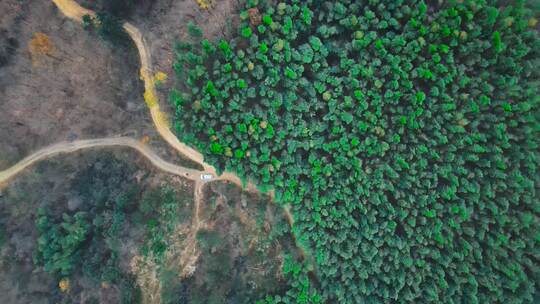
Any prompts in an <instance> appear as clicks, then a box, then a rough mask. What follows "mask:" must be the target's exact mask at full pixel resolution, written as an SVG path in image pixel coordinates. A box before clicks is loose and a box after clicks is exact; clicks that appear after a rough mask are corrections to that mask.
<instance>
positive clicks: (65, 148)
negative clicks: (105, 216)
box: [0, 0, 305, 256]
mask: <svg viewBox="0 0 540 304" xmlns="http://www.w3.org/2000/svg"><path fill="white" fill-rule="evenodd" d="M52 1H53V2H54V3H55V5H56V6H57V7H58V9H59V10H60V11H61V12H62V13H63V14H64V15H65V16H66V17H68V18H70V19H73V20H74V21H76V22H79V23H81V22H82V18H83V16H85V15H90V16H92V17H95V16H96V14H95V13H94V12H93V11H91V10H89V9H86V8H83V7H81V6H80V5H79V4H78V3H76V2H75V1H73V0H52ZM123 28H124V30H125V31H126V32H127V33H128V34H129V36H130V37H131V39H132V40H133V42H134V43H135V46H136V47H137V50H138V53H139V57H140V60H141V69H140V77H141V79H142V80H143V81H144V87H145V92H144V100H145V102H146V104H147V106H148V108H149V110H150V113H151V116H152V120H153V122H154V125H155V127H156V129H157V131H158V133H159V134H160V135H161V137H163V139H164V140H165V141H167V143H169V144H170V145H171V146H172V147H173V148H174V149H175V150H177V151H178V152H180V153H181V154H182V155H184V156H186V157H187V158H189V159H190V160H192V161H194V162H196V163H198V164H200V165H201V166H202V167H203V168H204V171H197V170H193V169H189V168H184V167H181V166H177V165H174V164H171V163H168V162H166V161H164V160H163V159H161V158H160V157H159V156H158V155H157V154H156V153H155V152H153V151H152V150H151V149H150V148H149V147H148V146H146V145H144V144H142V143H141V142H139V141H137V140H135V139H132V138H128V137H113V138H100V139H89V140H78V141H73V142H60V143H57V144H54V145H52V146H49V147H45V148H43V149H40V150H38V151H36V152H34V153H33V154H31V155H30V156H28V157H26V158H24V159H23V160H21V161H19V162H18V163H17V164H15V165H14V166H13V167H11V168H8V169H6V170H4V171H1V172H0V188H1V187H2V186H4V185H5V184H6V182H7V181H8V180H9V179H11V178H13V177H14V176H15V175H17V174H19V173H20V172H22V171H23V170H24V169H26V168H28V167H29V166H31V165H32V164H34V163H35V162H37V161H40V160H43V159H45V158H48V157H51V156H55V155H58V154H62V153H69V152H74V151H77V150H81V149H86V148H98V147H113V146H123V147H130V148H133V149H135V150H137V151H138V152H140V153H141V154H142V155H143V156H144V157H146V158H147V159H148V160H149V161H150V162H151V163H152V164H153V165H155V166H156V167H158V168H159V169H161V170H163V171H165V172H169V173H171V174H174V175H179V176H183V177H185V178H188V179H190V180H193V181H195V189H194V190H195V191H194V200H195V206H194V207H195V218H194V226H196V227H195V228H196V230H198V228H199V226H200V225H199V219H198V214H199V208H200V207H199V205H200V201H201V196H202V187H203V185H204V184H205V183H207V182H209V181H216V180H221V181H228V182H231V183H233V184H236V185H238V186H240V187H241V188H245V189H246V190H248V191H254V192H258V189H257V187H256V186H255V185H254V184H252V183H250V182H248V183H247V184H245V185H244V183H242V181H241V179H240V178H239V177H238V176H237V175H236V174H234V173H231V172H224V173H223V174H221V175H220V176H217V171H216V169H215V168H214V167H213V166H212V165H210V164H208V163H205V162H204V157H203V155H202V154H201V153H200V152H198V151H196V150H195V149H193V148H191V147H189V146H188V145H186V144H184V143H182V142H181V141H179V140H178V138H177V137H176V136H175V135H174V133H173V132H172V131H171V129H170V126H169V123H168V120H167V116H166V114H165V113H164V112H162V111H161V109H160V106H159V100H158V97H157V96H158V95H157V92H156V89H155V84H154V77H153V69H152V63H151V62H152V61H151V56H150V51H149V49H148V47H147V45H146V42H145V40H144V38H143V36H142V34H141V33H140V31H139V30H138V29H137V28H136V27H135V26H133V25H132V24H130V23H129V22H125V23H124V24H123ZM207 174H211V175H212V176H213V177H215V178H213V179H211V180H205V181H203V180H201V179H200V177H201V176H202V175H207ZM268 194H269V195H270V197H271V199H272V200H274V193H273V191H270V192H269V193H268ZM283 210H284V213H285V216H286V218H287V220H288V222H289V224H290V226H291V227H292V226H293V224H294V218H293V216H292V214H291V213H290V211H289V208H288V206H285V207H284V209H283ZM196 230H195V231H196ZM299 249H300V251H301V255H302V256H305V252H304V250H303V248H302V247H299ZM190 251H191V250H187V252H190Z"/></svg>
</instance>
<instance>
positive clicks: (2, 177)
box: [0, 137, 202, 187]
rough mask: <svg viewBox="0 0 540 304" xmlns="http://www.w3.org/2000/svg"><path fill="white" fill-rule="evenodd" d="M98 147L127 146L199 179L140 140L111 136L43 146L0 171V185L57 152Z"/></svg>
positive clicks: (165, 168)
mask: <svg viewBox="0 0 540 304" xmlns="http://www.w3.org/2000/svg"><path fill="white" fill-rule="evenodd" d="M99 147H129V148H132V149H135V150H137V151H138V152H139V153H141V154H142V155H143V156H144V157H146V158H147V159H148V160H149V161H150V162H151V163H152V164H153V165H154V166H156V167H157V168H159V169H161V170H163V171H165V172H169V173H171V174H174V175H179V176H183V177H185V178H187V179H190V180H194V181H196V180H199V179H200V175H201V173H202V171H198V170H193V169H188V168H184V167H180V166H177V165H175V164H171V163H169V162H166V161H165V160H163V159H162V158H161V157H159V156H158V155H157V154H156V153H155V152H154V151H152V150H151V149H150V148H149V147H148V146H146V145H144V144H142V143H141V142H140V141H137V140H135V139H133V138H129V137H111V138H97V139H87V140H76V141H72V142H66V141H65V142H60V143H57V144H54V145H52V146H48V147H45V148H43V149H40V150H38V151H36V152H34V153H33V154H31V155H29V156H28V157H26V158H24V159H22V160H21V161H19V162H18V163H17V164H15V165H14V166H13V167H11V168H8V169H6V170H4V171H0V187H1V186H2V185H4V184H6V182H7V181H8V180H10V179H11V178H12V177H14V176H15V175H17V174H19V173H20V172H21V171H23V170H25V169H26V168H28V167H29V166H31V165H32V164H34V163H36V162H38V161H40V160H43V159H45V158H48V157H52V156H55V155H58V154H63V153H70V152H75V151H78V150H81V149H88V148H99Z"/></svg>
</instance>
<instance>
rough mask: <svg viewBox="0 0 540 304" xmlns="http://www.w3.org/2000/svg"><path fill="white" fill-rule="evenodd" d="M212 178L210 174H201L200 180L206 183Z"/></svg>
mask: <svg viewBox="0 0 540 304" xmlns="http://www.w3.org/2000/svg"><path fill="white" fill-rule="evenodd" d="M213 178H214V176H213V175H212V174H201V180H203V181H208V180H211V179H213Z"/></svg>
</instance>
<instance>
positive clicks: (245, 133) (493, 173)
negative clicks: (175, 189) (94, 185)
mask: <svg viewBox="0 0 540 304" xmlns="http://www.w3.org/2000/svg"><path fill="white" fill-rule="evenodd" d="M432 3H435V1H430V2H429V3H428V4H426V3H425V2H424V1H414V0H411V1H404V0H392V1H382V0H369V1H352V0H338V1H316V0H307V1H298V0H292V1H283V2H280V3H279V4H277V5H271V4H268V3H266V2H265V1H247V4H246V6H245V8H244V9H243V10H242V11H241V12H240V19H241V23H240V25H239V27H238V29H237V31H236V32H234V33H233V34H232V37H231V38H229V39H223V40H219V41H209V40H207V39H204V37H203V35H202V32H201V31H200V29H198V28H197V27H195V26H190V27H189V29H188V30H189V33H190V35H191V38H190V39H189V40H185V41H181V42H179V43H178V45H177V48H176V59H175V63H174V69H175V71H176V74H177V78H178V85H177V88H176V89H175V90H173V92H172V93H171V101H172V102H173V104H174V106H175V107H176V123H175V127H176V131H177V134H178V136H179V137H180V138H182V140H183V141H185V142H188V143H190V144H191V145H193V146H194V147H197V148H198V149H199V150H200V151H202V152H203V153H204V155H205V159H206V160H207V161H208V162H210V163H212V164H213V165H215V166H216V167H217V168H218V169H219V170H221V171H223V170H228V171H229V170H230V171H234V172H236V173H238V174H239V175H241V176H242V177H243V178H245V179H249V180H251V181H253V182H255V183H256V184H258V185H259V186H260V188H261V189H269V188H272V189H274V191H275V194H276V195H275V197H276V200H277V201H278V202H279V203H281V204H290V205H291V206H292V210H293V214H294V217H295V232H296V234H297V237H298V238H299V239H301V240H302V241H303V242H304V243H305V244H306V245H307V247H308V248H309V249H310V251H311V254H312V255H313V256H314V258H315V265H314V266H315V267H314V269H315V273H316V276H317V278H318V283H317V284H311V285H310V284H309V283H308V282H307V277H306V276H301V277H302V281H301V282H297V283H295V284H293V287H295V288H293V289H292V290H296V291H298V292H297V293H296V294H294V293H288V294H287V296H283V297H282V296H277V297H268V298H267V299H266V300H265V302H284V303H308V302H317V301H322V302H329V303H382V302H407V303H433V302H434V303H499V302H503V301H504V302H508V303H522V302H526V303H531V302H534V301H539V300H540V294H539V291H538V290H539V288H538V286H539V284H540V267H539V266H540V265H539V258H540V230H539V228H540V218H539V217H540V200H539V197H538V190H539V188H540V174H539V173H538V164H539V162H540V149H539V141H540V129H539V118H540V112H539V109H540V107H539V103H540V96H539V92H538V90H539V87H540V83H539V73H540V70H539V68H538V67H539V59H540V58H539V56H538V55H539V50H540V40H539V39H538V25H537V19H536V18H538V16H535V15H534V14H533V13H536V14H538V11H536V12H534V11H533V10H531V9H528V8H527V5H526V4H525V2H524V1H511V3H512V4H511V5H510V4H508V3H509V2H508V1H506V2H504V3H502V2H501V3H499V2H497V1H467V0H465V1H445V2H444V4H441V5H437V4H432ZM298 267H299V266H298ZM298 273H300V268H298ZM299 277H300V276H299ZM299 286H300V287H302V288H299ZM306 287H307V288H306ZM294 297H296V299H295V298H294Z"/></svg>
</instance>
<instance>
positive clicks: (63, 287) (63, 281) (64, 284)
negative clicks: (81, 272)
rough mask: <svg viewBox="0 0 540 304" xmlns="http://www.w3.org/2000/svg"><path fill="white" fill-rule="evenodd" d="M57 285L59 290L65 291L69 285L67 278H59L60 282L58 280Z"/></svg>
mask: <svg viewBox="0 0 540 304" xmlns="http://www.w3.org/2000/svg"><path fill="white" fill-rule="evenodd" d="M58 287H60V290H61V291H62V292H67V291H69V287H70V283H69V279H66V278H64V279H61V280H60V282H58Z"/></svg>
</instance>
